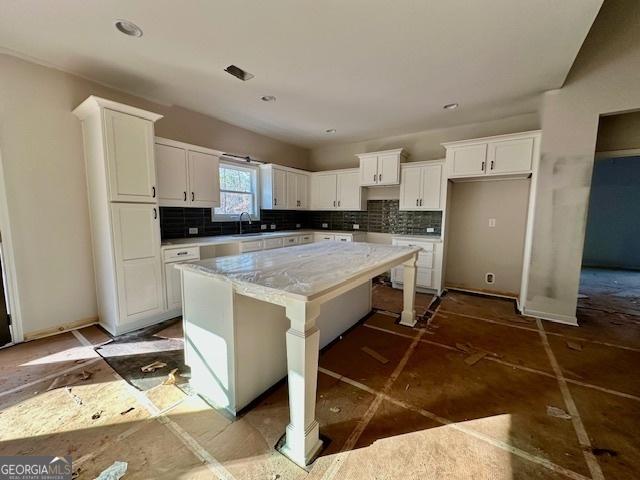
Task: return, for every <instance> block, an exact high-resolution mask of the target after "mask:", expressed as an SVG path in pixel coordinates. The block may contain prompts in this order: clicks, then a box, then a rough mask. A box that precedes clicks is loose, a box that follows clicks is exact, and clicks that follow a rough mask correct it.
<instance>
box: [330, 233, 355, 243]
mask: <svg viewBox="0 0 640 480" xmlns="http://www.w3.org/2000/svg"><path fill="white" fill-rule="evenodd" d="M334 239H335V241H336V242H352V241H353V237H352V236H351V235H339V234H336V235H335V237H334Z"/></svg>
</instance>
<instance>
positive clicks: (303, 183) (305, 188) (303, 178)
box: [296, 173, 309, 209]
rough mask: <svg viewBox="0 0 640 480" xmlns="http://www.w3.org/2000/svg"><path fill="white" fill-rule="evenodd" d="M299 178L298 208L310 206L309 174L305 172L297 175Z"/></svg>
mask: <svg viewBox="0 0 640 480" xmlns="http://www.w3.org/2000/svg"><path fill="white" fill-rule="evenodd" d="M296 178H297V180H298V186H297V191H298V208H304V209H307V208H309V176H308V175H305V174H304V173H299V174H298V175H296Z"/></svg>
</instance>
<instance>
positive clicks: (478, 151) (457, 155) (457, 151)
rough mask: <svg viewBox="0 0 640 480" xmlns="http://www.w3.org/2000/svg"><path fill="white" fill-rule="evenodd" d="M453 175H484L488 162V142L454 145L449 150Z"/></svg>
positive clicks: (448, 154) (449, 160) (451, 174)
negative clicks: (461, 145) (463, 145)
mask: <svg viewBox="0 0 640 480" xmlns="http://www.w3.org/2000/svg"><path fill="white" fill-rule="evenodd" d="M447 162H448V163H449V165H450V167H449V168H450V169H451V170H450V175H449V176H451V177H472V176H477V175H484V173H485V170H486V162H487V144H486V143H482V144H479V145H469V146H465V147H454V148H452V149H450V150H449V151H447Z"/></svg>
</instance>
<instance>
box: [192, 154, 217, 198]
mask: <svg viewBox="0 0 640 480" xmlns="http://www.w3.org/2000/svg"><path fill="white" fill-rule="evenodd" d="M189 189H190V193H189V200H190V206H192V207H203V208H214V207H219V206H220V159H219V158H218V157H217V156H216V155H211V154H209V153H202V152H193V151H191V150H190V151H189Z"/></svg>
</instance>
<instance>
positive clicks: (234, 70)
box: [224, 65, 254, 82]
mask: <svg viewBox="0 0 640 480" xmlns="http://www.w3.org/2000/svg"><path fill="white" fill-rule="evenodd" d="M224 71H225V72H227V73H230V74H231V75H233V76H234V77H236V78H239V79H240V80H242V81H243V82H246V81H247V80H251V79H252V78H253V77H254V76H253V75H252V74H251V73H249V72H245V71H244V70H243V69H241V68H240V67H236V66H235V65H229V66H228V67H227V68H225V69H224Z"/></svg>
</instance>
